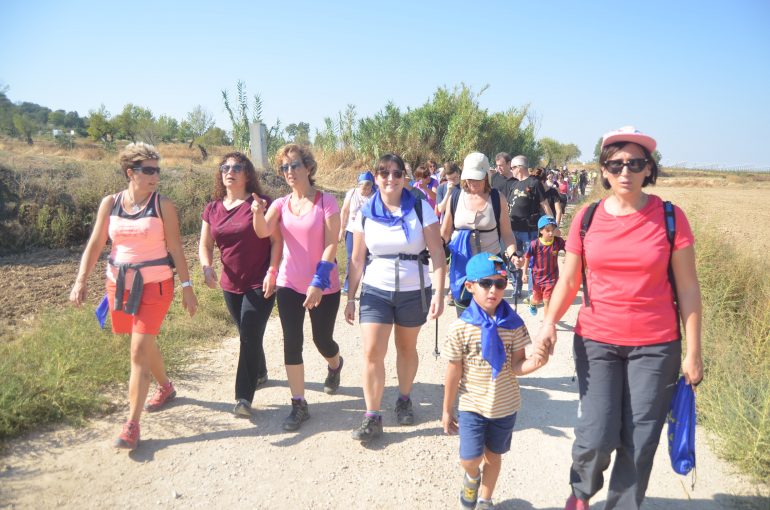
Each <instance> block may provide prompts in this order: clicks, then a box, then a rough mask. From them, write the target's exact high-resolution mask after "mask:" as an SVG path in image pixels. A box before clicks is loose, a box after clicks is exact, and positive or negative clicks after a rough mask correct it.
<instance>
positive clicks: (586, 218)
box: [580, 200, 602, 306]
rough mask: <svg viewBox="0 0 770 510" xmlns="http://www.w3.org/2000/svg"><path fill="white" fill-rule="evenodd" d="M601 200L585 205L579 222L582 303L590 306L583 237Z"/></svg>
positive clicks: (584, 237)
mask: <svg viewBox="0 0 770 510" xmlns="http://www.w3.org/2000/svg"><path fill="white" fill-rule="evenodd" d="M601 202H602V201H601V200H598V201H596V202H594V203H592V204H590V205H589V206H588V207H586V212H585V213H584V214H583V220H582V221H581V222H580V265H581V269H580V271H581V273H582V275H583V304H584V305H585V306H591V299H590V298H589V297H588V280H587V279H586V248H585V239H586V233H587V232H588V228H589V227H590V226H591V222H592V221H593V219H594V213H595V212H596V207H597V206H598V205H599V204H600V203H601Z"/></svg>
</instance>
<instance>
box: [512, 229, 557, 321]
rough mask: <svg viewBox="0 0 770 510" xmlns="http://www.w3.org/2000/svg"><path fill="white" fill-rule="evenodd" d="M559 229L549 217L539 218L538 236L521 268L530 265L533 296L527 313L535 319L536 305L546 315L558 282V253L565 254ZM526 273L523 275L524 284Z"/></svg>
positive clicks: (527, 251)
mask: <svg viewBox="0 0 770 510" xmlns="http://www.w3.org/2000/svg"><path fill="white" fill-rule="evenodd" d="M558 229H559V226H558V225H557V224H556V220H554V219H553V218H552V217H551V216H541V217H540V219H539V220H538V222H537V230H538V237H537V239H535V240H533V241H530V243H529V245H528V246H527V250H526V251H525V252H524V256H523V257H522V258H521V259H520V262H519V264H520V266H519V267H524V266H525V265H527V264H529V267H530V268H531V269H532V286H531V287H532V295H531V296H530V297H529V313H530V314H532V316H533V317H535V316H537V305H539V304H540V303H543V314H544V316H545V315H548V303H549V302H550V301H551V294H552V293H553V289H554V287H556V281H557V280H558V279H559V260H558V258H557V257H558V255H559V252H560V251H564V248H565V246H566V243H565V241H564V239H562V238H561V237H559V236H558V235H557V234H558ZM526 279H527V274H526V271H525V272H524V280H523V281H525V282H526Z"/></svg>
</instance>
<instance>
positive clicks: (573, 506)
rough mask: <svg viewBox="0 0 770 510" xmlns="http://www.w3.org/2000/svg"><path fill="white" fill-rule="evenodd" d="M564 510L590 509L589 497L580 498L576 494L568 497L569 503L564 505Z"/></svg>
mask: <svg viewBox="0 0 770 510" xmlns="http://www.w3.org/2000/svg"><path fill="white" fill-rule="evenodd" d="M564 510H589V509H588V500H587V499H580V498H578V497H577V496H575V495H574V494H572V495H571V496H570V497H569V498H568V499H567V503H566V504H565V505H564Z"/></svg>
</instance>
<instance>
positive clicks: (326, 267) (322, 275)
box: [310, 260, 335, 290]
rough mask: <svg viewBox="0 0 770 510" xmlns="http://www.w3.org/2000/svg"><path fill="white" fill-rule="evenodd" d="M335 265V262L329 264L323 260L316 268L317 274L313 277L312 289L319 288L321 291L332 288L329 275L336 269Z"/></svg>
mask: <svg viewBox="0 0 770 510" xmlns="http://www.w3.org/2000/svg"><path fill="white" fill-rule="evenodd" d="M334 266H335V264H334V263H333V262H327V261H325V260H322V261H320V262H319V263H318V265H317V266H316V267H315V274H314V275H313V281H311V282H310V286H311V287H318V288H319V289H321V290H326V289H328V288H329V287H331V283H329V273H331V272H332V269H334Z"/></svg>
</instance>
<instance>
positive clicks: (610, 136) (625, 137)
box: [602, 126, 658, 154]
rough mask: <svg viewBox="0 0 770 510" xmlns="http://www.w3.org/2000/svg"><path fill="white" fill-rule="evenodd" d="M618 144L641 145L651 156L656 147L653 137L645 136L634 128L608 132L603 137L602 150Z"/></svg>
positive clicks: (625, 127) (628, 127)
mask: <svg viewBox="0 0 770 510" xmlns="http://www.w3.org/2000/svg"><path fill="white" fill-rule="evenodd" d="M618 142H631V143H635V144H638V145H641V146H642V147H644V148H645V149H647V151H648V152H649V153H650V154H652V152H653V151H654V150H655V147H657V145H658V144H657V142H655V139H654V138H653V137H651V136H649V135H645V134H644V133H642V132H641V131H639V130H638V129H636V128H635V127H634V126H623V127H622V128H620V129H616V130H614V131H610V132H609V133H607V134H605V135H604V137H603V138H602V149H603V148H605V147H606V146H607V145H609V144H611V143H618Z"/></svg>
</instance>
